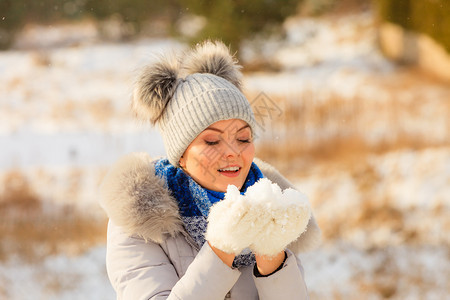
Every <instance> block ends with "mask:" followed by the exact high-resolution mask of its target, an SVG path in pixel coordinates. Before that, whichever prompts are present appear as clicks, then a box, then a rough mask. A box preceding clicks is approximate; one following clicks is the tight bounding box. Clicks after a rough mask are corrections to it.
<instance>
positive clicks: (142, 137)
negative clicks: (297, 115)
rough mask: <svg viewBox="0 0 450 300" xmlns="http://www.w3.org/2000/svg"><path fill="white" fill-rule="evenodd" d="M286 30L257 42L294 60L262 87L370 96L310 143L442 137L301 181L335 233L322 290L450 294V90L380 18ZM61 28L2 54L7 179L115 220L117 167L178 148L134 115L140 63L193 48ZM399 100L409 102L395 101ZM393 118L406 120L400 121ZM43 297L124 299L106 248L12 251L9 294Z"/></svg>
mask: <svg viewBox="0 0 450 300" xmlns="http://www.w3.org/2000/svg"><path fill="white" fill-rule="evenodd" d="M284 26H285V29H286V31H287V36H286V39H284V40H280V39H276V40H274V41H267V43H266V44H265V46H264V47H263V48H262V49H260V51H258V52H256V51H254V50H252V49H250V48H248V49H243V52H244V53H246V56H247V59H249V60H250V59H251V58H252V55H263V56H266V57H272V59H273V60H274V61H275V62H276V63H277V64H279V65H280V67H281V71H280V72H278V73H269V72H258V73H250V74H246V75H245V78H244V86H245V87H246V90H247V92H248V94H249V95H258V94H259V93H260V92H264V93H265V94H267V95H269V97H271V98H273V99H275V98H277V97H281V98H283V99H285V101H291V102H295V101H296V100H298V99H301V100H302V102H301V103H298V107H299V108H304V107H306V106H302V105H305V104H304V103H306V104H308V105H318V104H320V103H321V102H326V101H328V100H329V99H330V95H331V96H333V95H334V96H339V99H340V101H342V103H346V102H348V103H350V104H351V103H354V102H352V101H355V99H364V100H365V101H364V103H362V104H361V105H365V106H363V108H365V109H363V110H361V116H360V119H358V120H357V121H358V122H356V123H355V124H353V125H351V124H349V126H338V127H333V126H336V124H334V123H333V124H332V125H333V126H330V128H331V130H330V131H327V130H325V129H326V128H320V127H319V128H318V127H317V126H314V124H315V123H313V122H312V121H311V120H306V121H305V123H304V124H305V128H307V130H306V133H307V134H306V137H307V139H308V140H307V141H305V143H306V142H311V141H314V139H320V138H321V139H327V138H328V137H329V136H330V134H334V133H335V130H336V128H337V130H339V132H341V133H342V134H343V135H345V134H349V135H350V134H352V133H354V132H357V133H358V134H364V137H365V138H367V139H368V140H372V141H374V142H375V141H378V140H380V139H382V138H386V136H387V137H388V138H393V136H395V135H397V136H402V135H408V134H414V135H417V136H419V137H421V138H422V140H425V141H428V142H430V145H433V143H434V144H436V145H438V146H430V147H425V148H419V149H416V150H413V149H398V150H395V151H391V152H388V153H381V154H375V153H374V154H371V155H369V157H368V158H366V159H362V160H361V161H359V162H358V163H356V164H352V165H350V166H349V165H346V164H345V163H342V164H339V163H336V164H335V163H329V162H324V163H321V164H311V165H308V169H307V171H305V172H302V174H300V175H296V177H294V178H292V179H293V180H294V182H295V185H296V186H297V187H298V188H299V190H301V191H302V192H303V193H305V194H306V195H308V198H309V200H310V202H311V205H312V209H313V212H314V215H315V217H316V218H317V220H318V222H319V225H320V226H321V228H322V230H323V232H324V244H323V245H322V246H321V247H320V248H319V249H317V250H315V251H311V252H309V253H306V254H303V255H302V256H301V259H302V261H303V265H304V268H305V274H306V275H305V276H306V281H307V285H308V289H309V291H310V294H311V299H332V298H338V299H339V298H345V299H383V298H392V299H445V298H446V297H447V296H448V293H449V291H450V285H449V283H448V278H450V263H449V262H450V260H449V255H450V253H449V250H448V249H449V248H448V246H449V243H450V239H449V235H448V232H449V230H450V222H449V217H448V216H449V215H450V196H449V195H450V146H449V143H448V140H449V135H450V133H449V128H448V114H446V112H448V107H449V106H448V99H450V98H449V95H450V91H449V88H448V86H445V85H442V84H440V83H439V82H436V81H427V82H426V83H423V84H422V82H420V80H419V81H417V80H416V81H412V84H410V85H408V80H410V79H409V77H408V76H406V75H403V74H402V73H401V72H402V71H401V70H400V69H399V68H398V67H397V66H395V65H393V64H392V63H390V62H389V61H387V60H385V59H384V58H383V57H382V55H381V54H380V53H379V52H378V50H377V48H376V47H375V41H376V32H375V29H374V20H373V18H372V16H371V15H370V13H362V14H356V15H352V16H346V17H342V18H336V17H335V18H329V19H327V18H322V19H314V18H297V17H294V18H291V19H289V20H288V21H286V23H285V25H284ZM47 29H48V30H46V28H45V27H44V28H42V27H39V28H29V29H28V31H26V33H25V34H24V36H23V37H22V40H21V41H20V40H19V41H18V43H17V46H16V47H17V49H15V50H10V51H5V52H1V53H0V145H1V150H0V153H1V155H0V180H1V181H2V182H4V179H5V176H7V174H8V172H10V171H11V170H16V171H19V172H21V173H22V174H24V176H26V178H28V179H29V183H30V187H31V189H32V190H33V191H35V192H36V193H37V194H38V196H39V197H40V198H41V199H42V200H43V201H46V202H49V203H75V204H76V205H78V206H81V207H83V208H86V212H89V213H92V214H93V215H98V216H101V217H104V213H103V212H102V211H101V208H100V207H99V205H98V202H97V197H98V185H99V183H100V182H101V179H102V178H103V176H104V174H105V173H106V172H107V168H108V166H110V165H111V164H112V163H113V162H114V161H116V160H117V159H118V158H119V157H121V156H122V155H124V154H126V153H129V152H134V151H145V152H148V153H149V154H150V155H151V156H160V155H163V154H164V147H163V143H162V140H161V138H160V136H159V134H158V133H157V131H156V130H155V129H152V128H150V127H149V126H147V125H145V124H140V123H137V122H136V121H134V119H133V116H132V115H131V113H130V112H129V110H128V108H129V102H128V100H129V97H130V93H131V86H132V83H133V77H134V75H135V74H136V70H138V69H139V68H140V67H141V66H142V64H143V63H145V62H148V61H151V60H152V59H153V56H152V55H151V54H150V53H153V52H158V53H164V52H166V51H168V49H171V48H173V47H175V48H178V49H183V48H184V47H186V45H184V44H181V43H179V42H176V41H174V40H171V39H146V40H139V41H134V42H128V43H105V42H102V43H100V42H98V41H97V37H98V35H97V33H96V32H94V29H93V27H92V26H91V25H90V24H82V25H80V27H77V29H76V30H74V29H73V27H70V26H69V27H67V26H62V27H58V28H55V27H50V28H47ZM36 36H38V37H36ZM64 39H65V40H64ZM61 40H63V41H62V42H61ZM51 45H53V46H51ZM399 74H400V75H399ZM402 78H403V79H402ZM401 80H403V81H401ZM405 82H406V83H405ZM399 83H400V84H399ZM419 83H420V84H419ZM386 86H388V87H389V88H390V89H391V90H395V93H394V92H392V91H391V90H390V89H387V88H385V87H386ZM308 95H312V96H311V97H308ZM393 99H395V100H396V102H395V105H397V106H393V107H392V108H396V110H394V109H392V111H391V110H386V107H387V108H390V107H391V104H392V102H391V101H392V100H393ZM299 102H300V101H299ZM280 107H281V108H283V107H282V105H280ZM338 108H340V107H338ZM405 108H407V109H405ZM412 108H414V109H412ZM391 119H392V120H395V124H396V126H397V127H394V126H392V123H388V122H386V120H391ZM338 124H341V125H342V124H343V125H346V123H345V122H344V121H343V120H339V122H338ZM263 129H267V131H266V132H265V133H264V134H266V135H269V136H270V135H272V137H275V138H277V139H279V140H281V139H283V138H284V137H285V136H287V135H288V134H290V133H289V132H287V133H283V131H280V130H279V128H278V127H276V126H274V127H273V128H263ZM296 130H297V129H296ZM330 132H331V133H330ZM295 133H296V134H298V133H297V132H295ZM387 133H389V135H388V134H387ZM445 141H447V142H445ZM293 163H295V162H293ZM293 163H292V164H293ZM291 169H292V166H291ZM2 188H4V187H2ZM29 295H34V297H35V298H38V299H113V298H114V297H115V296H114V292H113V290H112V288H111V285H110V283H109V281H108V278H107V275H106V270H105V245H100V246H96V247H94V248H92V249H90V250H88V251H87V252H84V253H83V254H81V255H78V256H73V255H72V256H71V255H64V254H60V255H55V256H49V257H46V258H45V259H43V260H42V261H39V262H26V261H22V260H20V258H18V257H14V256H13V255H11V257H10V258H9V259H8V260H6V261H1V262H0V298H2V299H3V298H7V299H25V298H29Z"/></svg>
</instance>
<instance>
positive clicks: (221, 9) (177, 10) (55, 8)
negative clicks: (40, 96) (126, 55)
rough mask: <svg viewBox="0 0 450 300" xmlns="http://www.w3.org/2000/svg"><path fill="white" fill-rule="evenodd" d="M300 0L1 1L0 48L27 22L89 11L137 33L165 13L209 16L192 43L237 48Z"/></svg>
mask: <svg viewBox="0 0 450 300" xmlns="http://www.w3.org/2000/svg"><path fill="white" fill-rule="evenodd" d="M301 2H302V0H279V1H277V0H210V1H206V0H154V1H148V0H39V1H29V0H0V12H1V13H0V47H2V48H5V47H7V46H9V44H10V43H11V42H12V39H13V36H14V33H15V32H16V31H17V30H19V29H20V28H21V27H22V26H23V25H24V24H26V23H27V22H35V23H44V24H45V23H50V22H54V21H56V20H61V19H74V18H82V17H86V16H91V17H94V18H96V19H99V20H104V19H107V18H110V17H111V16H119V17H120V19H121V20H123V21H124V22H127V23H128V24H132V26H133V27H134V29H135V30H134V31H135V32H136V33H137V32H139V31H140V30H141V26H142V23H143V22H144V21H147V20H151V19H152V18H155V17H161V16H165V17H166V19H167V20H168V23H169V24H172V25H174V24H175V23H176V21H177V19H179V18H180V17H182V16H183V15H197V16H203V17H205V19H206V21H207V24H206V26H204V28H203V30H201V31H200V32H199V33H198V35H196V36H195V37H194V38H193V39H192V40H191V42H193V43H195V42H197V41H199V40H203V39H206V38H211V39H221V40H223V41H224V42H225V43H226V44H228V45H230V46H231V47H232V48H234V49H237V48H238V46H239V44H240V42H241V41H242V40H243V39H245V38H247V37H249V36H251V35H253V34H255V33H259V32H264V31H267V30H271V29H273V28H277V27H278V26H279V25H280V24H281V23H282V21H283V20H284V19H285V18H286V17H287V16H289V15H292V14H295V13H296V12H297V7H298V5H299V3H301Z"/></svg>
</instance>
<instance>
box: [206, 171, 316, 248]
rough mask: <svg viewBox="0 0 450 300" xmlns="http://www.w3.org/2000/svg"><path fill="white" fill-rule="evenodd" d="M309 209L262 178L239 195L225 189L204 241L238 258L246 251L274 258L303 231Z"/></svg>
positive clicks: (294, 194)
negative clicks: (246, 249)
mask: <svg viewBox="0 0 450 300" xmlns="http://www.w3.org/2000/svg"><path fill="white" fill-rule="evenodd" d="M310 217H311V209H310V207H309V203H308V201H307V198H306V196H305V195H304V194H302V193H300V192H298V191H296V190H294V189H286V190H284V191H281V189H280V187H279V186H278V185H277V184H275V183H272V182H271V181H270V180H269V179H267V178H263V179H261V180H259V181H258V182H257V183H255V184H254V185H253V186H251V187H249V188H248V189H247V192H246V193H245V195H241V194H240V193H239V190H238V189H237V187H235V186H234V185H229V186H228V188H227V192H226V194H225V198H224V200H222V201H220V202H218V203H216V204H214V205H213V207H212V208H211V210H210V212H209V217H208V228H207V231H206V239H207V240H208V241H209V242H210V243H211V244H212V245H213V246H214V247H216V248H219V249H220V250H222V251H224V252H227V253H234V254H236V255H237V254H239V253H241V251H242V250H243V249H245V248H247V247H249V248H250V249H251V250H252V251H253V253H255V254H258V255H267V256H274V255H276V254H277V253H279V252H280V251H282V250H284V249H285V248H286V246H287V245H289V244H290V243H291V242H293V241H295V240H296V239H297V238H298V237H299V236H300V235H301V234H302V233H303V232H304V231H305V229H306V226H307V225H308V221H309V218H310Z"/></svg>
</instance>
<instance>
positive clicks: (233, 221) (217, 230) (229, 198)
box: [205, 185, 255, 255]
mask: <svg viewBox="0 0 450 300" xmlns="http://www.w3.org/2000/svg"><path fill="white" fill-rule="evenodd" d="M249 211H251V205H250V203H248V201H247V200H246V199H245V197H244V196H242V195H241V194H240V193H239V190H238V189H237V187H236V186H234V185H229V186H228V188H227V192H226V194H225V198H224V199H223V200H222V201H220V202H217V203H216V204H214V205H213V206H212V207H211V209H210V211H209V216H208V228H207V230H206V234H205V238H206V240H208V241H209V242H210V243H211V244H212V245H213V246H214V247H216V248H219V249H220V250H222V251H224V252H227V253H233V254H236V255H238V254H239V253H241V252H242V250H244V249H245V248H247V247H248V246H249V245H250V244H251V242H252V241H253V239H254V237H255V232H253V231H254V229H253V228H252V226H251V220H250V219H251V218H249V217H250V216H249V214H248V212H249Z"/></svg>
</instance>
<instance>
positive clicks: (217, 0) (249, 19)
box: [179, 0, 301, 49]
mask: <svg viewBox="0 0 450 300" xmlns="http://www.w3.org/2000/svg"><path fill="white" fill-rule="evenodd" d="M300 2H301V0H282V1H276V0H209V1H206V0H200V1H199V0H179V3H180V4H181V6H182V7H183V8H186V11H188V12H189V13H192V14H195V15H200V16H204V17H205V18H206V20H207V24H206V26H205V27H204V28H203V30H201V31H200V32H199V34H198V35H197V36H195V37H194V38H193V39H192V40H191V42H193V43H195V42H198V41H200V40H204V39H208V38H209V39H221V40H222V41H223V42H224V43H225V44H228V45H230V46H231V48H233V49H237V48H238V47H239V44H240V43H241V41H242V40H243V39H245V38H248V37H250V36H251V35H253V34H255V33H260V32H264V31H269V30H272V29H273V28H274V27H277V26H279V25H280V24H281V23H282V21H283V20H284V19H285V18H286V17H288V16H290V15H293V14H295V13H296V12H297V8H298V5H299V3H300Z"/></svg>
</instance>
